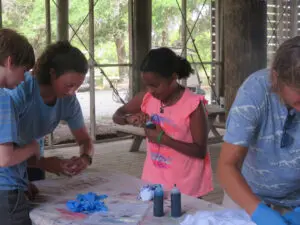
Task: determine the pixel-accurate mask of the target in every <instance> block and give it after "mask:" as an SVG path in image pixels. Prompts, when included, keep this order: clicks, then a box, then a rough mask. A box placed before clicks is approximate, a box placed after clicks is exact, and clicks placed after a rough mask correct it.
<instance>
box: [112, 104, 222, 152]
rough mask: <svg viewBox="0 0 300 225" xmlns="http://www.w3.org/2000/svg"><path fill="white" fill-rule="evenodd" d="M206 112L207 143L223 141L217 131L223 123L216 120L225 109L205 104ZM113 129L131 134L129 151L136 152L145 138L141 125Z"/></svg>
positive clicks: (119, 126) (118, 126) (117, 126)
mask: <svg viewBox="0 0 300 225" xmlns="http://www.w3.org/2000/svg"><path fill="white" fill-rule="evenodd" d="M206 109H207V112H208V132H212V134H213V137H210V138H209V139H208V144H216V143H220V142H222V141H223V136H222V135H221V134H220V133H219V132H218V130H217V128H222V129H225V124H222V123H219V122H216V119H217V117H218V116H223V115H225V110H224V109H222V108H220V107H219V106H218V105H208V106H206ZM115 129H116V130H117V131H119V132H123V133H127V134H132V135H134V139H133V142H132V145H131V147H130V152H137V151H139V149H140V145H141V143H142V141H143V139H144V138H145V131H144V128H142V127H136V126H132V125H123V126H121V125H116V127H115Z"/></svg>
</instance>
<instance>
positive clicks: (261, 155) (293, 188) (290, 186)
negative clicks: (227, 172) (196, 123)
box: [224, 69, 300, 207]
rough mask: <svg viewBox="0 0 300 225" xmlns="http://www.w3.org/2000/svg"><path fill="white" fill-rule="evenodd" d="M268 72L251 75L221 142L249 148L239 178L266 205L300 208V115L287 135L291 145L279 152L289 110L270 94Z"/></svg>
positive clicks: (230, 115)
mask: <svg viewBox="0 0 300 225" xmlns="http://www.w3.org/2000/svg"><path fill="white" fill-rule="evenodd" d="M269 78H270V70H268V69H263V70H260V71H257V72H255V73H254V74H252V75H250V76H249V77H248V78H247V79H246V80H245V82H244V83H243V84H242V86H241V87H240V89H239V91H238V93H237V96H236V99H235V101H234V103H233V105H232V107H231V109H230V112H229V115H228V119H227V124H226V134H225V136H224V141H226V142H228V143H231V144H234V145H240V146H244V147H247V148H248V152H247V155H246V158H245V160H244V163H243V167H242V174H243V176H244V177H245V179H246V181H247V183H248V184H249V186H250V187H251V189H252V191H253V192H254V193H255V194H256V195H257V196H259V197H260V198H261V199H262V200H263V201H265V202H267V203H273V204H275V205H280V206H287V207H294V206H300V138H297V137H299V134H300V112H296V111H294V112H293V113H295V114H296V115H295V117H294V119H293V122H292V125H291V126H290V127H289V128H288V129H287V133H288V134H289V135H291V136H292V137H293V138H294V141H293V143H292V145H290V146H288V147H285V148H281V147H280V143H281V137H282V134H283V126H284V124H285V121H286V118H287V115H288V110H287V107H286V106H285V105H284V104H283V103H282V102H281V101H280V98H279V96H278V95H277V94H275V93H274V92H272V90H271V82H270V79H269Z"/></svg>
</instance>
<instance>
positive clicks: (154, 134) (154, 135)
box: [145, 124, 166, 144]
mask: <svg viewBox="0 0 300 225" xmlns="http://www.w3.org/2000/svg"><path fill="white" fill-rule="evenodd" d="M161 132H163V129H162V128H161V126H160V125H159V124H155V129H149V128H145V134H146V137H147V138H148V140H149V141H150V142H153V143H158V142H159V143H158V144H161V143H162V136H163V135H166V134H165V133H164V134H161ZM159 136H161V137H160V141H159V140H158V139H159Z"/></svg>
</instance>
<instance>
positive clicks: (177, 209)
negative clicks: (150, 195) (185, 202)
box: [171, 184, 181, 217]
mask: <svg viewBox="0 0 300 225" xmlns="http://www.w3.org/2000/svg"><path fill="white" fill-rule="evenodd" d="M171 216H172V217H180V216H181V193H180V191H179V189H178V188H177V187H176V184H175V185H174V187H173V188H172V190H171Z"/></svg>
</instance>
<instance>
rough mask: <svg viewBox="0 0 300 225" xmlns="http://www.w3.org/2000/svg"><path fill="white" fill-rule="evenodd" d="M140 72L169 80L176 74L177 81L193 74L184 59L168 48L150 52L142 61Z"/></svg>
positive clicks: (189, 65)
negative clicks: (151, 73) (156, 74)
mask: <svg viewBox="0 0 300 225" xmlns="http://www.w3.org/2000/svg"><path fill="white" fill-rule="evenodd" d="M140 70H141V71H142V72H154V73H158V74H159V75H160V76H162V77H164V78H170V77H172V75H173V74H174V73H176V74H177V76H178V79H183V78H188V77H189V76H190V74H191V73H193V72H194V70H193V69H192V67H191V64H190V63H189V62H188V61H187V60H186V59H185V58H183V57H181V56H178V55H176V54H175V52H173V51H172V50H171V49H169V48H157V49H152V50H150V51H149V53H148V54H147V56H146V57H145V59H144V60H143V62H142V64H141V67H140Z"/></svg>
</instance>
